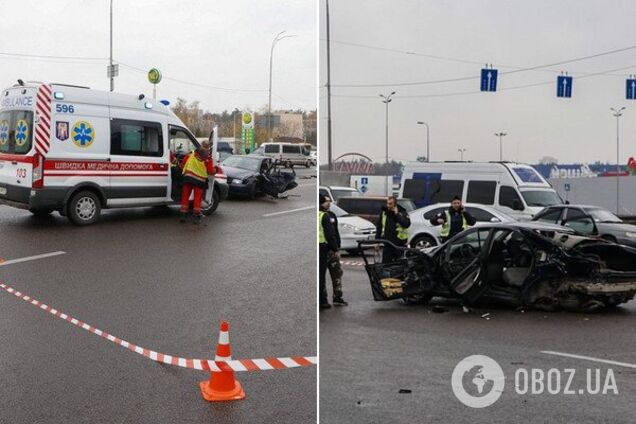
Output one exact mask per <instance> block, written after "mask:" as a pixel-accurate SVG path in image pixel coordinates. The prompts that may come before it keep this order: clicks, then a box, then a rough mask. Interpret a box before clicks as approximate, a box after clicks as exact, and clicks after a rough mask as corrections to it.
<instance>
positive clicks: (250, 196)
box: [247, 182, 256, 200]
mask: <svg viewBox="0 0 636 424" xmlns="http://www.w3.org/2000/svg"><path fill="white" fill-rule="evenodd" d="M255 197H256V182H253V183H252V184H250V188H249V190H248V191H247V198H248V199H250V200H252V199H254V198H255Z"/></svg>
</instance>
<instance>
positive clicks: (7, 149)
mask: <svg viewBox="0 0 636 424" xmlns="http://www.w3.org/2000/svg"><path fill="white" fill-rule="evenodd" d="M32 134H33V112H32V111H27V110H4V111H2V112H0V153H9V154H15V155H24V154H27V153H28V152H29V151H30V150H31V140H32V138H33V137H32Z"/></svg>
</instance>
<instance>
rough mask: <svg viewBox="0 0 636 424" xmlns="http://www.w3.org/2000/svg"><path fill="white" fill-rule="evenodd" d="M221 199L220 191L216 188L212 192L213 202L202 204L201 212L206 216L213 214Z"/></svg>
mask: <svg viewBox="0 0 636 424" xmlns="http://www.w3.org/2000/svg"><path fill="white" fill-rule="evenodd" d="M219 201H220V197H219V192H218V191H217V190H214V191H213V192H212V203H210V204H207V203H203V205H201V213H202V214H203V215H205V216H208V215H212V214H213V213H214V211H216V208H218V207H219Z"/></svg>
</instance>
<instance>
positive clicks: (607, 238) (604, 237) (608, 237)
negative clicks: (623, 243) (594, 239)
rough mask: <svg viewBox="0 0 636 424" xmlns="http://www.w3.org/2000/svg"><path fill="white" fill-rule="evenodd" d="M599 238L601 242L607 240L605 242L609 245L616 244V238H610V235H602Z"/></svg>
mask: <svg viewBox="0 0 636 424" xmlns="http://www.w3.org/2000/svg"><path fill="white" fill-rule="evenodd" d="M601 238H602V239H603V240H607V241H609V242H610V243H616V242H617V240H616V237H614V236H612V235H609V234H603V235H602V236H601Z"/></svg>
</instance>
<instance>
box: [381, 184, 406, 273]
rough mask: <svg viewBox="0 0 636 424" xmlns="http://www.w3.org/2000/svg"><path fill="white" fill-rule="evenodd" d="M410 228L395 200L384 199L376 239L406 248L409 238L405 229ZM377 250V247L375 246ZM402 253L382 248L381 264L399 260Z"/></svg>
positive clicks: (393, 249) (390, 248) (401, 208)
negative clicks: (384, 202) (384, 204)
mask: <svg viewBox="0 0 636 424" xmlns="http://www.w3.org/2000/svg"><path fill="white" fill-rule="evenodd" d="M410 226H411V219H410V218H409V214H408V213H407V212H406V209H404V208H403V207H402V206H400V205H398V204H397V199H396V198H395V197H394V196H390V197H389V198H387V199H386V206H382V211H381V212H380V216H379V217H378V221H377V223H376V232H375V238H376V239H384V240H388V241H390V242H391V243H393V244H395V245H397V246H406V242H407V240H408V238H409V234H408V231H407V228H408V227H410ZM376 249H379V246H376ZM401 256H402V252H401V251H399V250H397V249H395V248H393V247H391V246H388V245H384V247H383V248H382V263H383V264H386V263H389V262H393V261H394V260H396V259H399V258H400V257H401Z"/></svg>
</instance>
